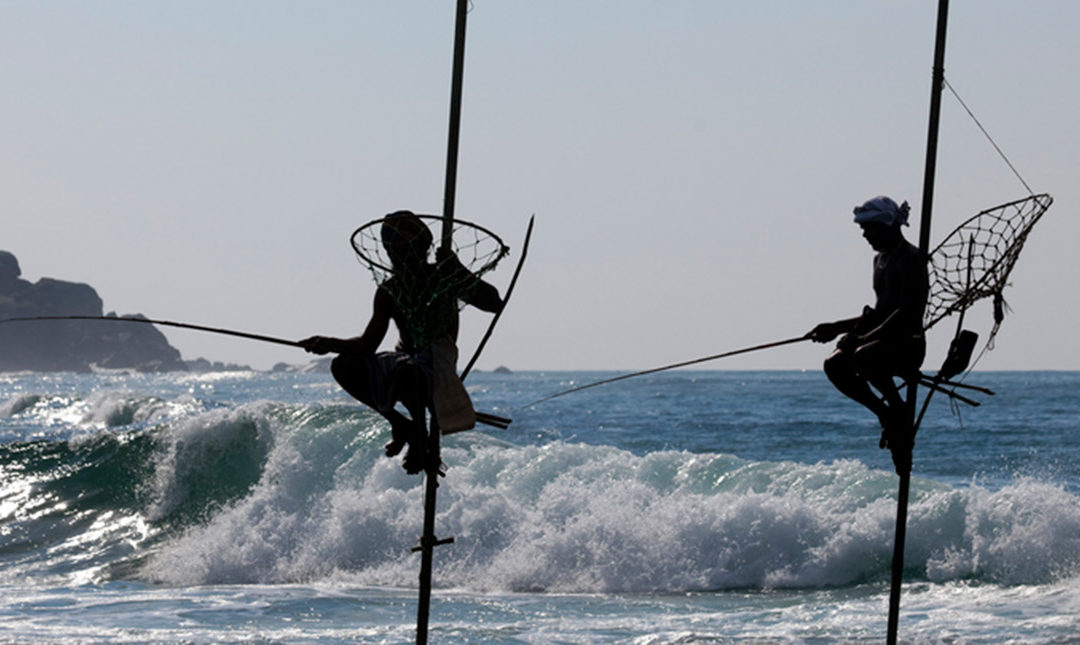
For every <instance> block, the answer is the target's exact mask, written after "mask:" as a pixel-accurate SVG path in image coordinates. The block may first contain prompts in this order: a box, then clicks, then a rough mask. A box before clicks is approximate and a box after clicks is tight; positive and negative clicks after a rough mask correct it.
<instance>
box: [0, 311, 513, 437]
mask: <svg viewBox="0 0 1080 645" xmlns="http://www.w3.org/2000/svg"><path fill="white" fill-rule="evenodd" d="M38 320H107V321H112V322H133V323H144V324H150V325H163V326H166V327H179V328H180V329H194V330H196V331H206V332H210V333H212V334H224V335H226V336H237V337H239V338H248V339H250V340H258V341H262V342H264V343H276V344H278V345H288V346H289V347H300V348H301V349H303V348H304V346H303V344H301V343H300V342H299V341H295V340H287V339H285V338H276V337H274V336H266V335H263V334H252V333H250V332H246V331H236V330H235V329H223V328H221V327H207V326H206V325H194V324H192V323H184V322H176V321H173V320H157V319H154V318H128V317H125V316H23V317H19V318H4V319H2V320H0V324H3V323H10V322H30V321H38ZM476 420H477V421H478V422H480V423H483V424H485V425H489V426H494V427H496V428H501V429H506V427H507V426H509V425H510V419H508V418H506V417H502V416H499V415H496V414H491V413H488V412H479V411H477V413H476Z"/></svg>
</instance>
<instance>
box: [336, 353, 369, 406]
mask: <svg viewBox="0 0 1080 645" xmlns="http://www.w3.org/2000/svg"><path fill="white" fill-rule="evenodd" d="M330 374H331V375H333V377H334V380H335V381H337V382H338V385H340V386H341V387H342V389H344V390H345V391H346V392H348V393H349V394H350V395H352V397H353V398H355V399H357V400H358V401H360V402H361V403H366V404H367V405H374V400H375V397H374V395H373V393H372V391H371V383H370V382H369V379H368V369H367V365H366V362H365V359H363V358H361V357H359V356H355V355H351V354H338V355H337V356H335V357H334V360H332V361H330Z"/></svg>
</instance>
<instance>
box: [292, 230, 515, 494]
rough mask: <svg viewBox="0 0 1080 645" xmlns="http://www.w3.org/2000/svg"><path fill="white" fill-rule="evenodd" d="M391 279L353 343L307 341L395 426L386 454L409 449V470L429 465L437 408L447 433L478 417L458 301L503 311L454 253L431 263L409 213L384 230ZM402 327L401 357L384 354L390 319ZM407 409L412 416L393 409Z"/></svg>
mask: <svg viewBox="0 0 1080 645" xmlns="http://www.w3.org/2000/svg"><path fill="white" fill-rule="evenodd" d="M380 237H381V239H382V244H383V247H384V248H385V249H386V252H387V255H388V256H389V258H390V262H391V264H392V268H393V274H392V275H391V276H390V277H389V278H388V279H386V280H385V281H383V282H382V284H380V285H379V288H378V289H377V290H376V291H375V299H374V302H373V304H372V313H371V319H370V320H369V321H368V324H367V327H366V328H365V329H364V332H363V334H361V335H360V336H357V337H355V338H348V339H342V338H331V337H326V336H312V337H311V338H308V339H305V340H303V341H301V344H302V345H303V347H304V349H306V350H307V351H309V352H312V353H315V354H326V353H336V354H338V356H337V357H336V358H334V360H333V362H332V363H331V372H332V373H333V375H334V379H335V380H337V382H338V384H340V385H341V387H342V388H344V389H345V391H346V392H348V393H349V394H351V395H352V396H353V397H355V398H356V399H358V400H359V401H361V402H362V403H364V404H366V405H368V406H370V407H371V408H373V409H374V410H375V411H377V412H378V413H379V414H381V415H382V416H383V417H385V418H386V419H387V420H388V421H389V422H390V427H391V434H392V437H391V441H390V442H389V443H387V444H386V455H387V456H388V457H393V456H395V455H397V454H398V453H399V452H401V450H402V449H403V448H404V447H405V446H406V444H407V445H408V446H409V450H408V452H407V453H406V455H405V458H404V460H403V465H404V467H405V470H406V472H408V473H410V474H413V473H418V472H420V471H422V470H424V468H425V467H426V466H427V464H426V461H427V456H426V438H427V430H426V428H425V419H426V412H427V410H428V409H432V411H433V413H434V414H435V415H436V420H437V422H438V423H439V424H440V427H442V428H443V429H444V430H449V429H454V430H458V429H465V428H469V427H472V424H473V423H474V422H475V412H474V411H473V409H472V404H471V402H470V401H469V397H468V394H467V393H466V392H465V388H464V386H463V385H462V384H461V381H460V379H458V377H457V371H456V362H457V348H456V341H457V335H458V325H459V317H458V307H457V301H458V300H463V301H464V302H466V303H468V304H471V305H473V306H475V307H477V308H479V309H481V310H483V311H489V312H497V311H499V310H500V309H501V308H502V304H503V303H502V300H501V299H500V298H499V293H498V291H497V290H496V289H495V287H493V286H492V285H490V284H488V283H487V282H484V281H483V280H481V279H480V278H478V277H476V276H474V275H472V274H471V273H469V271H468V269H466V268H465V267H464V266H462V265H461V263H460V262H459V261H458V260H457V258H456V257H455V256H454V255H453V253H448V254H443V253H442V252H441V250H440V253H439V261H438V262H436V263H435V264H432V263H429V262H428V261H427V257H428V252H429V251H430V249H431V244H432V235H431V231H430V230H428V227H427V226H426V225H425V224H424V222H423V221H422V220H421V219H420V218H419V217H417V216H416V215H414V214H413V213H412V212H410V211H398V212H395V213H391V214H390V215H387V216H386V217H385V218H384V220H383V224H382V228H381V230H380ZM391 320H392V321H393V322H394V325H395V327H397V329H398V334H399V340H398V343H397V347H396V349H395V351H391V352H378V353H377V350H378V347H379V345H380V344H381V343H382V341H383V339H384V338H385V336H386V332H387V330H388V328H389V324H390V321H391ZM397 403H401V404H402V405H403V406H404V407H405V409H406V411H407V412H408V413H409V416H405V415H404V414H402V413H401V412H399V411H398V410H397V409H396V408H395V406H396V404H397Z"/></svg>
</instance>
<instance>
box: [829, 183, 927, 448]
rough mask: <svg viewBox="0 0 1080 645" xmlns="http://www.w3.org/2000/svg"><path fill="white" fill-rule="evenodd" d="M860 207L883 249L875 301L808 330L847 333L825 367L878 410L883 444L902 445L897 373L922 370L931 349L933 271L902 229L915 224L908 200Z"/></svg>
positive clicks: (867, 230) (879, 200) (872, 238)
mask: <svg viewBox="0 0 1080 645" xmlns="http://www.w3.org/2000/svg"><path fill="white" fill-rule="evenodd" d="M854 213H855V223H857V224H858V225H859V226H860V227H861V228H862V234H863V237H864V238H866V241H867V242H869V243H870V246H871V247H872V248H873V249H874V250H875V251H877V255H876V256H875V257H874V274H873V286H874V295H875V296H876V300H875V302H874V306H873V307H864V308H863V312H862V314H861V315H859V316H856V317H854V318H849V319H846V320H838V321H835V322H826V323H821V324H820V325H817V326H816V327H814V329H812V330H811V331H810V333H809V334H808V336H809V338H810V339H811V340H813V341H815V342H819V343H827V342H829V341H831V340H832V339H834V338H836V337H837V336H839V335H841V334H843V336H841V338H840V340H839V342H838V343H837V345H836V350H835V351H834V352H833V353H832V354H831V355H830V356H829V357H828V358H827V359H825V365H824V368H825V374H826V376H828V378H829V380H830V381H831V382H832V383H833V385H834V386H836V388H837V389H838V390H840V392H842V393H843V394H845V395H847V396H848V397H850V398H852V399H854V400H855V401H857V402H858V403H861V404H862V405H863V406H865V407H866V408H868V409H869V410H870V411H871V412H873V413H874V414H875V415H877V418H878V421H879V422H880V424H881V427H882V434H881V441H880V446H881V447H882V448H887V447H890V445H892V446H893V447H897V446H896V443H897V441H898V440H899V439H900V438H901V437H903V436H904V433H905V432H906V430H905V428H906V423H907V421H908V420H909V419H908V415H907V414H906V405H905V403H904V399H903V397H902V396H901V394H900V391H899V389H898V388H897V385H896V383H895V382H894V380H893V378H894V377H896V376H899V377H901V378H904V379H909V378H915V377H916V376H917V375H918V371H919V368H920V367H921V365H922V361H923V358H924V357H925V355H926V340H925V337H924V336H923V324H922V321H923V313H924V311H925V309H926V300H927V295H928V291H929V279H928V277H927V271H926V263H925V261H924V260H923V258H922V257H921V255H920V253H919V250H918V249H917V248H916V247H915V246H913V245H912V244H911V243H909V242H908V241H907V240H906V239H905V238H904V235H903V232H902V230H901V227H902V226H906V225H907V219H908V204H907V202H904V203H903V204H901V205H899V206H898V205H897V204H896V202H895V201H893V200H892V199H890V198H888V197H885V196H879V197H875V198H873V199H871V200H869V201H867V202H865V203H864V204H862V205H860V206H857V207H856V208H855V210H854ZM871 388H873V389H871ZM874 390H877V393H875V392H874Z"/></svg>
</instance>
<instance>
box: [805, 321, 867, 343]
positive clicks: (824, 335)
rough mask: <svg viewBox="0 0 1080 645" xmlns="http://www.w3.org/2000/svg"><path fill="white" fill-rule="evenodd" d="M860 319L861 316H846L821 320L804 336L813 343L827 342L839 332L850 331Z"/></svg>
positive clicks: (845, 332)
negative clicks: (835, 319)
mask: <svg viewBox="0 0 1080 645" xmlns="http://www.w3.org/2000/svg"><path fill="white" fill-rule="evenodd" d="M861 320H862V316H859V317H857V318H846V319H844V320H837V321H835V322H823V323H821V324H820V325H818V326H817V327H814V328H813V329H811V330H810V332H809V333H808V334H807V335H806V336H807V338H809V339H810V340H812V341H814V342H815V343H827V342H829V341H830V340H832V339H834V338H836V337H837V336H839V335H840V334H847V333H850V332H851V331H852V330H853V329H855V327H856V325H858V324H859V321H861Z"/></svg>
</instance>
